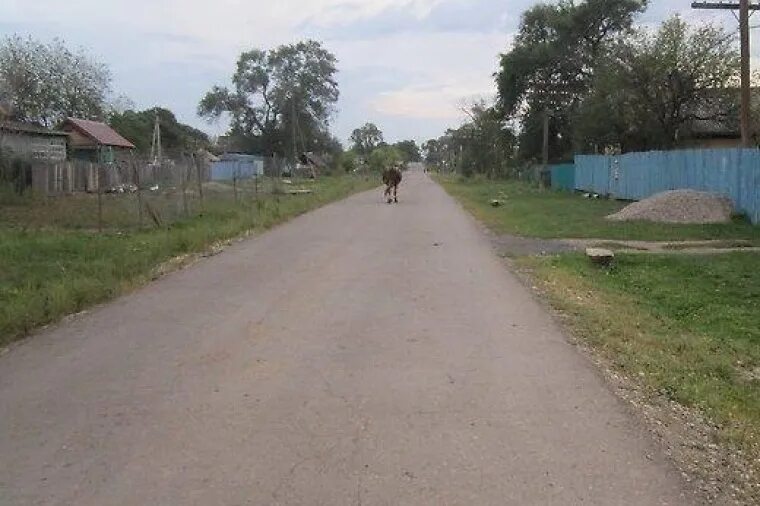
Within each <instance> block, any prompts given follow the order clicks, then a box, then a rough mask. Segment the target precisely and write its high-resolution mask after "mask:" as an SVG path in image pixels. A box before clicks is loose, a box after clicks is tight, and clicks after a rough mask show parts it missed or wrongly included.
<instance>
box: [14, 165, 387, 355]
mask: <svg viewBox="0 0 760 506" xmlns="http://www.w3.org/2000/svg"><path fill="white" fill-rule="evenodd" d="M374 186H376V183H375V182H374V180H373V181H370V180H367V179H365V178H356V177H349V176H346V177H330V178H321V179H320V180H319V181H317V182H315V183H312V184H311V186H310V187H311V188H313V190H314V193H312V194H310V195H298V196H288V195H280V196H275V195H267V196H262V198H261V199H260V200H259V202H258V203H254V202H252V201H250V200H247V201H245V202H238V203H235V202H234V201H232V200H231V199H214V198H211V197H209V198H208V200H207V201H206V202H205V203H204V207H203V213H202V215H196V216H195V217H193V218H189V219H184V220H179V221H176V222H174V223H173V224H171V225H170V226H167V227H162V228H154V229H150V230H147V229H142V230H137V229H123V230H109V231H108V232H106V233H103V234H98V233H95V232H93V230H92V224H93V221H92V217H91V216H89V215H88V214H87V210H89V209H90V208H91V203H92V202H91V201H90V200H85V205H86V206H89V207H86V208H85V210H84V211H81V210H80V211H79V212H81V213H82V215H83V219H84V220H85V223H86V224H87V225H86V226H82V227H75V228H71V227H66V226H63V225H65V224H67V223H69V222H71V223H73V224H75V225H76V224H80V223H81V222H80V221H75V220H72V218H71V217H70V216H69V217H61V216H59V215H55V214H45V213H44V212H43V211H44V209H45V208H44V207H43V208H42V209H43V211H39V210H37V209H34V208H30V209H29V210H30V212H31V213H32V214H33V215H34V216H32V217H31V218H30V222H28V223H20V222H19V220H20V218H19V216H20V215H19V214H18V213H15V212H13V213H11V212H8V213H6V214H5V216H6V217H7V216H9V215H12V216H14V217H15V218H14V219H13V220H10V219H9V220H6V221H5V222H2V221H0V266H1V267H0V345H2V344H7V343H9V342H10V341H12V340H14V339H18V338H20V337H23V336H24V335H26V334H28V333H29V332H30V331H32V330H33V329H35V328H37V327H39V326H41V325H44V324H47V323H50V322H54V321H56V320H58V319H60V318H61V317H63V316H65V315H67V314H70V313H74V312H78V311H81V310H83V309H85V308H87V307H88V306H91V305H92V304H96V303H99V302H103V301H106V300H108V299H110V298H112V297H114V296H116V295H119V294H121V293H124V292H125V291H128V290H130V289H133V288H134V287H136V286H139V285H141V284H143V283H145V282H146V281H148V280H150V279H151V277H153V275H154V272H155V271H156V268H157V267H158V266H160V265H161V264H163V263H165V262H167V261H169V260H171V259H173V258H175V257H177V256H181V255H184V254H188V253H197V252H202V251H205V250H207V249H208V248H209V247H211V246H212V245H213V244H214V243H217V242H219V241H223V240H226V239H230V238H233V237H235V236H238V235H240V234H243V233H245V232H248V231H254V232H256V231H262V230H266V229H268V228H270V227H272V226H273V225H276V224H278V223H281V222H283V221H285V220H287V219H288V218H292V217H294V216H297V215H299V214H302V213H304V212H307V211H309V210H312V209H314V208H316V207H319V206H321V205H323V204H326V203H328V202H331V201H334V200H338V199H340V198H342V197H345V196H347V195H349V194H351V193H353V192H356V191H359V190H364V189H369V188H372V187H374ZM71 202H75V203H76V201H74V200H72V201H70V202H69V203H67V205H70V204H71ZM23 205H26V206H28V205H29V204H28V203H24V204H23ZM40 205H41V206H45V205H46V204H44V203H42V204H40ZM57 205H61V204H57ZM77 209H78V207H77V205H73V207H71V208H70V209H68V211H69V212H72V213H74V212H77ZM128 209H129V210H130V211H129V212H130V213H132V212H133V210H134V208H133V207H129V206H128ZM59 212H60V210H59ZM0 216H2V215H0ZM46 216H47V218H45V217H46ZM117 216H118V215H117ZM124 219H125V220H126V223H130V224H131V223H133V218H132V217H130V218H124ZM146 219H147V218H146ZM86 220H89V221H86ZM115 220H116V221H115V222H110V224H111V225H114V223H118V220H117V219H116V218H115ZM30 223H32V224H33V225H31V224H30ZM62 223H63V225H62ZM95 224H96V222H95Z"/></svg>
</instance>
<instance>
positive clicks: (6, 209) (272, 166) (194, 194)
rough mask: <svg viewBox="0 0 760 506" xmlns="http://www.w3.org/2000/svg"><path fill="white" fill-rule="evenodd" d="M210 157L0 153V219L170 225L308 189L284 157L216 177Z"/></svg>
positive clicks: (21, 223) (78, 225) (107, 227)
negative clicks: (60, 158) (105, 160)
mask: <svg viewBox="0 0 760 506" xmlns="http://www.w3.org/2000/svg"><path fill="white" fill-rule="evenodd" d="M212 172H213V171H212V167H211V164H210V163H209V161H207V160H205V159H203V158H201V157H197V156H183V157H180V158H178V159H174V160H165V161H163V163H160V164H157V163H151V162H149V161H148V160H146V159H144V158H139V157H130V159H129V161H128V162H127V163H121V164H114V165H106V164H99V163H95V162H89V161H83V160H69V161H66V162H55V163H51V162H44V161H24V160H19V159H8V158H3V157H2V156H1V155H0V225H4V226H13V227H21V228H45V227H55V228H66V229H80V230H81V229H87V230H92V231H99V232H112V231H119V230H134V229H141V228H154V227H167V226H171V225H172V224H175V223H177V222H181V221H182V220H186V219H188V218H191V217H194V216H198V215H200V214H203V213H204V212H225V210H228V209H229V210H231V209H234V208H235V207H236V206H256V205H259V204H260V202H261V200H262V199H265V198H267V197H277V196H278V195H284V194H289V193H290V194H298V193H306V192H309V191H310V190H308V189H307V188H301V186H303V185H302V184H301V183H303V182H304V181H303V180H304V179H305V176H304V175H303V174H292V172H294V171H290V170H289V169H288V166H287V164H286V163H285V162H284V161H283V160H281V159H269V160H267V161H266V163H265V164H264V167H263V170H261V171H244V170H241V171H239V172H238V171H233V172H232V173H231V174H226V175H224V176H223V178H219V177H215V175H214V174H213V173H212Z"/></svg>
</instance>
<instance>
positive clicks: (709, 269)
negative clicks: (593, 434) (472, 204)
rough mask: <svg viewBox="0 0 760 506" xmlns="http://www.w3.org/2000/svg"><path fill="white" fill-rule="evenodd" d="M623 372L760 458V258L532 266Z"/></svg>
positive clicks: (626, 258) (570, 258) (579, 328)
mask: <svg viewBox="0 0 760 506" xmlns="http://www.w3.org/2000/svg"><path fill="white" fill-rule="evenodd" d="M518 263H519V264H521V265H523V266H525V267H529V268H530V269H531V270H532V272H533V273H534V274H535V275H536V276H537V277H538V278H539V279H540V280H541V281H543V286H544V288H546V290H547V292H548V294H549V297H550V299H551V302H552V303H553V305H554V306H555V307H556V308H558V309H560V310H561V311H562V312H563V313H564V314H565V315H566V316H567V317H568V321H569V322H570V325H571V327H572V328H573V330H574V331H575V332H576V333H577V334H578V335H579V336H581V337H582V338H584V339H585V340H586V341H587V342H588V343H590V344H592V345H593V346H594V347H595V348H596V349H597V350H600V351H601V352H602V353H603V354H604V355H605V356H606V357H607V358H608V359H609V360H610V361H611V362H612V363H613V364H614V365H615V366H617V367H619V368H620V369H621V370H623V371H625V372H626V373H627V374H628V375H630V376H632V377H639V378H641V379H642V380H643V381H644V382H645V383H646V385H648V386H649V387H651V388H652V390H653V391H656V392H658V393H661V394H665V395H667V396H668V397H670V398H672V399H673V400H676V401H678V402H680V403H682V404H684V405H687V406H693V407H697V408H700V409H701V410H702V411H703V412H705V413H707V414H708V415H710V417H711V418H712V419H713V420H715V421H717V422H719V423H720V424H721V426H722V429H721V430H722V432H723V435H724V436H726V437H728V438H730V439H732V440H734V441H736V442H739V443H740V444H742V445H743V446H747V447H750V448H753V449H754V450H753V452H754V454H755V455H757V456H758V457H760V269H758V268H757V267H758V265H760V254H758V253H749V252H747V253H744V252H742V253H728V254H723V255H717V256H703V255H698V256H690V255H640V254H628V255H619V256H618V258H617V259H616V263H615V266H614V267H613V268H612V269H610V270H604V269H599V268H597V267H594V266H592V265H590V263H589V262H588V261H587V259H586V258H584V257H583V256H582V255H577V254H569V255H560V256H554V257H544V258H536V257H532V258H523V259H521V260H519V261H518Z"/></svg>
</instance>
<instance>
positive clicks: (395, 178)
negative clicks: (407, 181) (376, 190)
mask: <svg viewBox="0 0 760 506" xmlns="http://www.w3.org/2000/svg"><path fill="white" fill-rule="evenodd" d="M383 184H384V185H385V197H386V198H387V199H388V203H389V204H391V203H393V202H396V203H398V185H400V184H401V169H400V168H399V167H398V166H393V167H390V168H388V169H385V170H384V171H383ZM391 194H393V198H391Z"/></svg>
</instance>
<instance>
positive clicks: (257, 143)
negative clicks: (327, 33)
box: [198, 40, 339, 155]
mask: <svg viewBox="0 0 760 506" xmlns="http://www.w3.org/2000/svg"><path fill="white" fill-rule="evenodd" d="M336 64H337V60H336V58H335V56H334V55H333V54H332V53H330V52H329V51H327V50H326V49H325V48H324V47H322V45H321V44H320V43H319V42H316V41H312V40H308V41H304V42H298V43H296V44H290V45H284V46H280V47H278V48H276V49H273V50H269V51H263V50H260V49H253V50H251V51H247V52H244V53H243V54H241V55H240V58H239V59H238V63H237V69H236V71H235V73H234V75H233V77H232V83H233V88H232V89H229V88H226V87H221V86H214V87H213V88H212V89H211V91H209V92H208V93H207V94H206V95H205V96H204V97H203V99H202V100H201V102H200V104H199V106H198V114H199V115H200V116H202V117H204V118H206V119H208V120H217V119H219V118H220V117H221V116H222V115H223V114H229V116H230V119H231V127H230V133H231V134H232V136H233V137H240V138H243V139H244V140H245V141H246V142H247V143H248V145H250V146H251V147H255V148H257V150H258V151H260V152H262V153H264V154H267V155H270V154H275V153H276V154H279V155H286V154H291V153H292V152H293V151H294V150H295V151H313V150H314V149H312V148H314V145H315V141H316V140H318V138H320V137H322V138H323V137H324V136H325V132H326V131H327V129H328V127H329V121H330V118H331V117H332V114H333V112H334V106H335V103H336V102H337V101H338V95H339V93H338V83H337V81H336V80H335V74H336V73H337V68H336ZM294 148H295V149H294Z"/></svg>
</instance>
